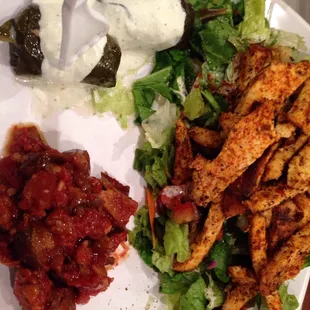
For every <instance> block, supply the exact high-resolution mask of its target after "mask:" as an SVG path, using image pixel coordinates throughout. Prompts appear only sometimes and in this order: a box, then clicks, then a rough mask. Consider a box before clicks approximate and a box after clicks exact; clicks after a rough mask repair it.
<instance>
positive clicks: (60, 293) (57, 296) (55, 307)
mask: <svg viewBox="0 0 310 310" xmlns="http://www.w3.org/2000/svg"><path fill="white" fill-rule="evenodd" d="M46 310H76V305H75V294H74V292H73V290H72V289H68V288H56V289H54V290H53V292H52V296H51V299H50V302H49V304H48V306H47V308H46Z"/></svg>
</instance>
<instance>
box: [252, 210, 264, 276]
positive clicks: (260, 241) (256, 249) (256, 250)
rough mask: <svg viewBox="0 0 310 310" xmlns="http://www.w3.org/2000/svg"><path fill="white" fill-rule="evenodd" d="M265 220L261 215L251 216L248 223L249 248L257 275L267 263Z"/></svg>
mask: <svg viewBox="0 0 310 310" xmlns="http://www.w3.org/2000/svg"><path fill="white" fill-rule="evenodd" d="M266 230H267V221H266V218H265V217H264V216H263V215H260V214H256V215H254V216H253V218H252V220H251V224H250V230H249V237H250V250H251V258H252V263H253V267H254V270H255V273H256V275H257V276H258V277H259V275H260V273H261V271H262V269H263V268H264V267H265V266H266V265H267V237H266Z"/></svg>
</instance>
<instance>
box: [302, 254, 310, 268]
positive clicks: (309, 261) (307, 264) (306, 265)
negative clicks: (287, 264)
mask: <svg viewBox="0 0 310 310" xmlns="http://www.w3.org/2000/svg"><path fill="white" fill-rule="evenodd" d="M308 267H310V256H308V257H307V259H306V261H305V263H304V265H303V267H302V268H303V269H304V268H308Z"/></svg>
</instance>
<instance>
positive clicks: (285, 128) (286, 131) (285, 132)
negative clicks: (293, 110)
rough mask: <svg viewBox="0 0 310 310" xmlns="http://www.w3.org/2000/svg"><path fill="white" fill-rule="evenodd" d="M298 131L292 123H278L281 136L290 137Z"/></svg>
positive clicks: (277, 127)
mask: <svg viewBox="0 0 310 310" xmlns="http://www.w3.org/2000/svg"><path fill="white" fill-rule="evenodd" d="M295 131H296V127H295V126H294V125H293V124H291V123H282V124H277V125H276V132H277V135H278V137H279V139H281V138H286V139H288V138H290V137H291V136H292V135H293V134H294V133H295Z"/></svg>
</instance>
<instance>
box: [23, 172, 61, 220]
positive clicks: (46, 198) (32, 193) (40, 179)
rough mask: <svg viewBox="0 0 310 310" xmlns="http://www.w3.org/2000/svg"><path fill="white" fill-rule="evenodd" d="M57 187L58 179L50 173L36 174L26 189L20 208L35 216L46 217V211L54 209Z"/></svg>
mask: <svg viewBox="0 0 310 310" xmlns="http://www.w3.org/2000/svg"><path fill="white" fill-rule="evenodd" d="M56 185H57V183H56V177H55V175H53V174H51V173H50V172H47V171H40V172H38V173H36V174H34V175H33V176H32V178H31V179H30V180H29V182H28V183H27V184H26V186H25V188H24V191H23V195H22V196H23V199H22V201H21V202H20V203H19V207H20V208H21V209H22V210H26V211H28V212H29V214H31V215H33V216H38V217H43V216H45V214H46V212H45V211H46V210H48V209H50V208H51V207H52V202H53V196H54V193H55V190H56Z"/></svg>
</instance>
